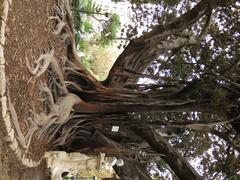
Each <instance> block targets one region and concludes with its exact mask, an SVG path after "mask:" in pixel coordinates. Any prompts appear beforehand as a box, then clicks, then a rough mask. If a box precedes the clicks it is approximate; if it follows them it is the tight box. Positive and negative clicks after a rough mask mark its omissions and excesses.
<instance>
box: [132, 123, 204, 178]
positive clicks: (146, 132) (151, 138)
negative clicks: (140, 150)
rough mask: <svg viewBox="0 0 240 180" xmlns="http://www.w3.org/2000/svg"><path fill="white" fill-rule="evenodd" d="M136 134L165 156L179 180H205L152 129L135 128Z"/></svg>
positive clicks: (163, 157) (164, 158)
mask: <svg viewBox="0 0 240 180" xmlns="http://www.w3.org/2000/svg"><path fill="white" fill-rule="evenodd" d="M132 130H133V131H134V132H135V133H137V134H138V135H139V136H140V137H142V138H143V139H144V140H145V141H146V142H147V143H148V144H149V145H150V146H151V148H152V149H153V150H155V151H156V152H158V153H160V154H163V156H161V158H162V159H163V160H164V161H165V162H166V163H167V164H168V165H169V166H170V167H171V169H172V170H173V171H174V172H175V173H176V175H177V176H178V177H179V179H182V180H186V179H188V180H203V178H202V177H201V176H200V175H199V174H198V173H197V172H196V171H195V170H194V169H193V168H192V166H191V165H190V164H189V163H188V162H187V161H186V160H185V159H184V158H183V157H182V156H181V155H180V154H179V153H178V152H177V151H176V150H175V149H174V148H173V147H172V146H171V145H170V144H169V143H168V142H167V141H166V140H165V139H164V138H162V137H161V136H160V135H158V134H157V133H156V132H155V131H154V130H152V129H150V128H144V129H140V128H137V127H136V128H133V129H132Z"/></svg>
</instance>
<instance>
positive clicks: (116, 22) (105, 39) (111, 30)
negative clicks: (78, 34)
mask: <svg viewBox="0 0 240 180" xmlns="http://www.w3.org/2000/svg"><path fill="white" fill-rule="evenodd" d="M120 27H121V22H120V18H119V16H118V15H117V14H113V15H112V16H111V18H110V19H109V20H108V21H107V23H105V25H104V29H103V30H102V32H101V37H100V38H99V40H98V43H99V44H100V45H101V46H104V47H105V46H109V45H111V43H112V42H114V40H115V39H116V38H117V33H118V31H119V30H120Z"/></svg>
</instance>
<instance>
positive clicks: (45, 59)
mask: <svg viewBox="0 0 240 180" xmlns="http://www.w3.org/2000/svg"><path fill="white" fill-rule="evenodd" d="M53 53H54V50H50V51H48V52H46V53H45V54H41V55H40V57H39V58H38V59H37V60H35V61H34V63H35V68H32V67H31V66H30V64H29V61H28V58H27V56H25V59H26V65H27V68H28V70H29V72H30V73H31V75H33V76H34V77H35V78H38V77H40V76H41V75H42V74H43V73H44V72H45V71H46V70H47V68H48V66H49V65H50V63H51V62H52V59H53V58H54V56H53Z"/></svg>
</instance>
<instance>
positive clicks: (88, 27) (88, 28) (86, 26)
mask: <svg viewBox="0 0 240 180" xmlns="http://www.w3.org/2000/svg"><path fill="white" fill-rule="evenodd" d="M83 26H84V32H86V33H91V32H93V25H92V23H91V22H89V21H85V22H84V23H83Z"/></svg>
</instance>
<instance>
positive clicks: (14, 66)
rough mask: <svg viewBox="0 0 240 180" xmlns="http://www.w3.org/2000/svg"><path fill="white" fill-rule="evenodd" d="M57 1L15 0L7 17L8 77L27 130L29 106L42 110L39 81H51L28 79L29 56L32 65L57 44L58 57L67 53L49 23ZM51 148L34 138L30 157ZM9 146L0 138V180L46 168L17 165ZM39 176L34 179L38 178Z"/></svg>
mask: <svg viewBox="0 0 240 180" xmlns="http://www.w3.org/2000/svg"><path fill="white" fill-rule="evenodd" d="M54 4H56V0H45V1H39V0H24V1H22V0H14V1H13V2H12V8H11V11H10V12H9V16H8V20H7V27H6V45H5V47H4V51H5V52H4V53H5V55H4V56H5V59H6V62H7V64H6V76H7V82H8V87H9V90H10V96H11V100H12V103H13V104H14V106H15V109H16V112H17V115H18V118H19V122H20V127H21V130H22V131H23V132H24V133H26V132H27V130H28V128H29V127H30V123H29V121H27V117H29V109H35V110H36V111H37V112H40V111H41V110H42V103H41V102H40V101H39V98H40V94H39V92H38V84H39V83H40V82H47V81H48V78H47V75H43V76H41V77H40V78H38V79H32V80H31V81H30V82H28V81H29V78H30V77H31V75H30V73H29V71H28V69H27V67H26V60H25V59H26V57H27V58H28V60H29V62H30V64H31V65H33V61H34V60H36V59H38V58H39V56H40V55H41V54H42V53H43V52H44V50H46V49H47V48H48V47H50V45H51V46H52V47H54V49H55V54H54V55H55V57H56V58H57V59H59V58H60V56H61V55H63V52H65V49H64V44H63V42H61V41H60V39H59V38H58V37H56V36H54V35H53V34H52V33H51V30H52V28H53V27H54V22H49V23H47V17H48V16H51V15H53V14H54V11H53V8H52V7H53V5H54ZM0 137H2V136H0ZM48 147H49V145H47V143H45V142H44V140H42V141H39V140H36V138H35V137H33V139H32V143H31V146H30V149H29V156H30V157H31V158H33V159H35V160H38V159H39V158H40V157H42V155H43V154H44V152H45V151H46V150H47V148H48ZM6 149H7V148H6V146H5V145H4V141H3V140H1V139H0V180H8V179H13V180H17V179H22V178H23V179H28V178H26V177H25V175H26V172H27V174H28V176H29V177H31V172H32V173H33V174H34V172H35V171H36V172H37V171H38V170H40V169H41V167H43V166H41V167H39V168H37V169H38V170H36V169H32V170H19V169H18V168H17V167H15V166H14V159H11V155H10V154H8V152H7V150H6ZM24 174H25V175H24ZM38 174H39V175H40V174H41V173H38ZM36 177H37V176H35V177H34V178H33V179H34V180H35V179H36ZM41 178H43V177H41Z"/></svg>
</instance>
